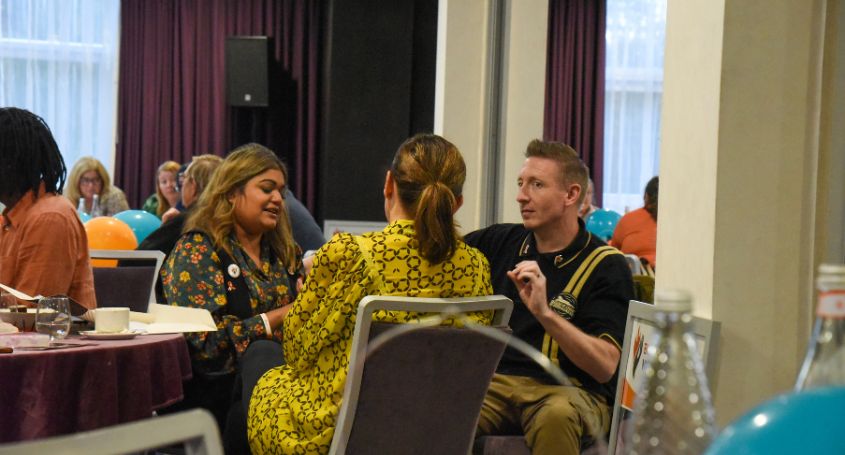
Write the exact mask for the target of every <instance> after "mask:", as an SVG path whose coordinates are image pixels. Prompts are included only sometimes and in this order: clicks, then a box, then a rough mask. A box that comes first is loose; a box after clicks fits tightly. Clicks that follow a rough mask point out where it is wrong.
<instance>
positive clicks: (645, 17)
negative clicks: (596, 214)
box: [602, 0, 666, 213]
mask: <svg viewBox="0 0 845 455" xmlns="http://www.w3.org/2000/svg"><path fill="white" fill-rule="evenodd" d="M665 36H666V0H608V2H607V30H606V35H605V38H606V40H607V48H606V51H605V56H606V70H605V114H604V128H605V132H604V181H603V183H604V188H603V204H602V205H603V208H606V209H609V210H615V211H617V212H619V213H625V212H626V211H629V210H633V209H636V208H639V207H642V205H643V190H644V189H645V184H646V183H647V182H648V180H649V179H650V178H651V177H653V176H655V175H657V172H658V164H659V149H660V109H661V104H662V99H663V48H664V45H663V43H664V40H665Z"/></svg>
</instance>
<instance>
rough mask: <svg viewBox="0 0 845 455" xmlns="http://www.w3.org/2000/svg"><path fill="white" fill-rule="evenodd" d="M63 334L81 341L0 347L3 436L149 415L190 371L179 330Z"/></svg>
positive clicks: (177, 392) (176, 393) (177, 391)
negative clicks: (118, 335) (103, 336)
mask: <svg viewBox="0 0 845 455" xmlns="http://www.w3.org/2000/svg"><path fill="white" fill-rule="evenodd" d="M4 336H14V335H4ZM64 341H66V342H68V343H78V344H83V346H78V347H72V348H64V349H55V350H41V351H30V350H26V351H25V350H15V352H13V353H10V354H0V442H10V441H20V440H27V439H35V438H42V437H46V436H54V435H60V434H67V433H75V432H78V431H87V430H92V429H95V428H100V427H105V426H109V425H114V424H118V423H122V422H129V421H132V420H138V419H143V418H148V417H150V416H151V415H152V413H153V411H154V410H156V409H159V408H162V407H164V406H168V405H170V404H173V403H175V402H177V401H179V400H181V399H182V393H183V392H182V382H183V381H184V380H186V379H190V377H191V360H190V356H189V354H188V347H187V344H186V343H185V338H184V337H183V336H182V335H181V334H168V335H143V336H138V337H135V338H134V339H131V340H112V341H106V340H89V339H85V338H79V337H76V336H74V337H68V338H67V339H66V340H64Z"/></svg>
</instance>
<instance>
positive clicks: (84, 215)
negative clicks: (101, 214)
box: [76, 212, 91, 224]
mask: <svg viewBox="0 0 845 455" xmlns="http://www.w3.org/2000/svg"><path fill="white" fill-rule="evenodd" d="M76 214H77V215H79V219H80V220H81V221H82V224H85V222H86V221H88V220H90V219H91V215H89V214H87V213H85V212H76Z"/></svg>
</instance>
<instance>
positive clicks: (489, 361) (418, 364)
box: [329, 295, 513, 455]
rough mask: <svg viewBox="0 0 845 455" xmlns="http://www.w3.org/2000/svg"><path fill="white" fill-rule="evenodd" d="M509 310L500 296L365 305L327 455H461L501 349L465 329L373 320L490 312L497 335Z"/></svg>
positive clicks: (427, 321)
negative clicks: (392, 314) (389, 315)
mask: <svg viewBox="0 0 845 455" xmlns="http://www.w3.org/2000/svg"><path fill="white" fill-rule="evenodd" d="M512 308H513V303H512V302H511V301H510V299H508V298H507V297H504V296H500V295H494V296H485V297H468V298H412V297H386V296H367V297H365V298H363V299H362V300H361V302H360V304H359V306H358V313H357V319H356V322H355V330H354V333H353V338H352V348H351V355H350V361H349V375H348V377H347V380H346V385H345V389H344V394H343V397H344V398H343V402H342V404H341V408H340V413H339V415H338V419H337V425H336V429H335V433H334V438H333V440H332V444H331V449H330V451H329V453H330V454H381V453H391V454H429V453H437V454H445V455H448V454H458V455H465V454H467V453H468V452H469V449H470V447H471V446H472V440H473V436H474V434H475V426H476V424H477V421H478V415H479V412H480V410H481V403H482V401H483V399H484V395H485V394H486V392H487V388H488V386H489V385H490V380H491V379H492V377H493V373H494V371H495V369H496V365H497V364H498V362H499V359H500V358H501V356H502V353H503V352H504V348H505V344H506V342H505V341H502V340H497V339H493V338H490V337H488V336H487V335H484V334H482V333H480V332H478V331H476V330H472V329H470V328H468V327H451V326H441V325H435V324H439V323H440V322H442V319H441V318H436V317H435V318H428V317H426V318H424V319H423V322H422V323H420V324H414V323H408V324H392V323H381V322H374V321H373V314H374V313H375V312H378V311H381V310H387V311H411V312H419V313H426V314H428V315H438V314H439V315H440V316H442V317H449V316H451V315H455V314H457V313H458V312H460V313H468V312H475V311H493V321H492V324H491V325H492V326H493V327H497V329H496V330H499V331H501V330H507V329H506V328H505V326H506V325H507V323H508V321H509V320H510V314H511V311H512ZM432 319H433V320H432Z"/></svg>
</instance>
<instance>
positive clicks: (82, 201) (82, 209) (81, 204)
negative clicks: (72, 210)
mask: <svg viewBox="0 0 845 455" xmlns="http://www.w3.org/2000/svg"><path fill="white" fill-rule="evenodd" d="M76 212H77V213H79V214H80V215H82V214H88V212H86V211H85V198H84V197H81V198H79V204H78V205H77V206H76Z"/></svg>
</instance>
